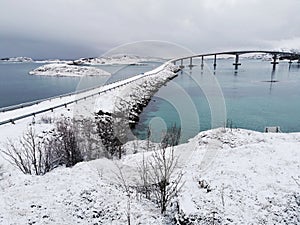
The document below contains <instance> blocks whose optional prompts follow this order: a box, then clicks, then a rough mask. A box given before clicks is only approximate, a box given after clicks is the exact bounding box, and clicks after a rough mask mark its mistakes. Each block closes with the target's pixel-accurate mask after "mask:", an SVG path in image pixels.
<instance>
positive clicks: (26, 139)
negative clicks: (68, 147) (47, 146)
mask: <svg viewBox="0 0 300 225" xmlns="http://www.w3.org/2000/svg"><path fill="white" fill-rule="evenodd" d="M1 152H2V153H3V154H4V156H5V159H6V160H8V161H9V162H10V163H11V164H12V165H14V166H15V167H17V168H19V169H20V170H21V171H22V172H23V173H24V174H34V175H43V174H45V173H46V172H48V171H49V170H50V162H49V154H48V153H47V152H45V151H44V149H43V142H42V140H41V139H40V138H39V137H37V135H36V134H35V131H34V130H33V128H32V127H30V128H29V130H28V131H27V132H26V133H25V134H24V136H23V137H22V138H21V139H20V140H19V141H18V142H17V143H15V142H13V141H12V140H10V141H9V142H8V145H7V148H6V149H5V150H1Z"/></svg>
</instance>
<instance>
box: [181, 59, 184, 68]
mask: <svg viewBox="0 0 300 225" xmlns="http://www.w3.org/2000/svg"><path fill="white" fill-rule="evenodd" d="M183 68H184V65H183V59H181V60H180V69H183Z"/></svg>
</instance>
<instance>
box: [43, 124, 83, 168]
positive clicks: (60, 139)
mask: <svg viewBox="0 0 300 225" xmlns="http://www.w3.org/2000/svg"><path fill="white" fill-rule="evenodd" d="M46 152H50V153H51V154H50V157H51V158H53V159H51V160H50V161H53V160H55V164H57V166H59V165H65V166H67V167H71V166H74V165H75V164H76V163H78V162H81V161H83V157H82V153H81V151H80V149H79V146H78V142H77V140H76V133H75V128H74V124H73V122H72V121H71V120H70V119H62V120H60V121H58V122H57V123H56V128H55V131H54V133H53V134H52V135H51V136H50V138H49V139H48V142H47V144H46Z"/></svg>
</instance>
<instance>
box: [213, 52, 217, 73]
mask: <svg viewBox="0 0 300 225" xmlns="http://www.w3.org/2000/svg"><path fill="white" fill-rule="evenodd" d="M213 65H214V70H215V69H216V67H217V55H214V64H213Z"/></svg>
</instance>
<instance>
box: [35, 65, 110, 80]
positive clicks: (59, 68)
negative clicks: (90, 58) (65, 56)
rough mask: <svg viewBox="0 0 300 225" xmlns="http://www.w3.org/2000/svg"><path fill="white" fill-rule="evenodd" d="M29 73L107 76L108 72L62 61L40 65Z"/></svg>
mask: <svg viewBox="0 0 300 225" xmlns="http://www.w3.org/2000/svg"><path fill="white" fill-rule="evenodd" d="M29 74H31V75H46V76H74V77H78V76H79V77H80V76H109V75H110V73H108V72H106V71H104V70H102V69H100V68H96V67H91V66H75V65H68V64H63V63H53V64H46V65H43V66H40V67H38V68H36V69H34V70H32V71H30V72H29Z"/></svg>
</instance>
